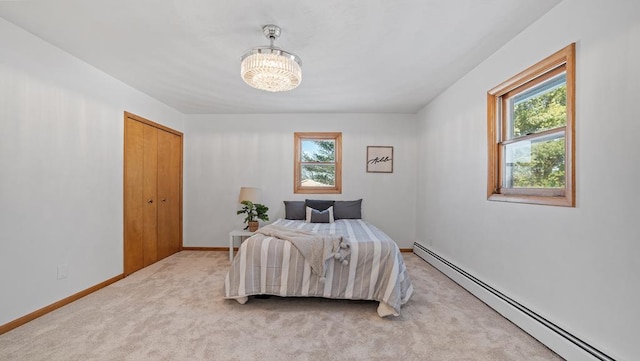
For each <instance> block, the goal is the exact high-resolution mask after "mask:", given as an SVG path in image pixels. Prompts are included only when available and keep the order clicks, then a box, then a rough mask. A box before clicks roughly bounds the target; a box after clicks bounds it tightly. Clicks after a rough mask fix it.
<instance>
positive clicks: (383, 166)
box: [367, 145, 393, 173]
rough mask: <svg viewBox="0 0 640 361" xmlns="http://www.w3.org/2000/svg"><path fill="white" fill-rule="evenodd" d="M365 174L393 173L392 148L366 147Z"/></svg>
mask: <svg viewBox="0 0 640 361" xmlns="http://www.w3.org/2000/svg"><path fill="white" fill-rule="evenodd" d="M367 173H393V147H386V146H371V145H370V146H367Z"/></svg>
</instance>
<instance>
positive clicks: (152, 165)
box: [142, 124, 159, 267]
mask: <svg viewBox="0 0 640 361" xmlns="http://www.w3.org/2000/svg"><path fill="white" fill-rule="evenodd" d="M158 133H159V131H158V129H156V128H154V127H152V126H150V125H146V124H145V125H144V162H143V168H144V169H143V178H144V181H143V189H142V193H143V197H144V202H145V204H144V207H143V209H144V212H143V220H142V222H143V231H142V236H143V244H144V266H145V267H146V266H148V265H150V264H152V263H154V262H156V261H157V260H158Z"/></svg>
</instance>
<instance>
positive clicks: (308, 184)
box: [293, 133, 342, 193]
mask: <svg viewBox="0 0 640 361" xmlns="http://www.w3.org/2000/svg"><path fill="white" fill-rule="evenodd" d="M294 148H295V150H294V185H293V191H294V193H342V133H294Z"/></svg>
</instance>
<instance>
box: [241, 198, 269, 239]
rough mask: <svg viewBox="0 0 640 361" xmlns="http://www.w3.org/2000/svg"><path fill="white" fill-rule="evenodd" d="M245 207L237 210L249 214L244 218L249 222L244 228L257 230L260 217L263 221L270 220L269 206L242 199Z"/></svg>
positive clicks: (252, 230) (251, 230)
mask: <svg viewBox="0 0 640 361" xmlns="http://www.w3.org/2000/svg"><path fill="white" fill-rule="evenodd" d="M240 203H241V204H242V205H243V207H242V209H241V210H239V211H238V212H237V214H243V213H244V214H246V215H247V216H246V217H245V218H244V223H246V224H247V226H246V227H244V229H247V228H248V229H249V231H250V232H255V231H257V230H258V219H259V220H262V221H265V222H266V221H268V220H269V215H268V214H267V211H268V210H269V207H267V206H265V205H264V204H260V203H253V202H251V201H242V202H240Z"/></svg>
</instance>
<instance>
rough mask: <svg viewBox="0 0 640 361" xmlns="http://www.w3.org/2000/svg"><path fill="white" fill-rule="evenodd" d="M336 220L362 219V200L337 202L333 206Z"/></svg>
mask: <svg viewBox="0 0 640 361" xmlns="http://www.w3.org/2000/svg"><path fill="white" fill-rule="evenodd" d="M333 216H334V217H335V219H361V218H362V199H358V200H356V201H336V202H335V204H334V206H333Z"/></svg>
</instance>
